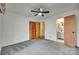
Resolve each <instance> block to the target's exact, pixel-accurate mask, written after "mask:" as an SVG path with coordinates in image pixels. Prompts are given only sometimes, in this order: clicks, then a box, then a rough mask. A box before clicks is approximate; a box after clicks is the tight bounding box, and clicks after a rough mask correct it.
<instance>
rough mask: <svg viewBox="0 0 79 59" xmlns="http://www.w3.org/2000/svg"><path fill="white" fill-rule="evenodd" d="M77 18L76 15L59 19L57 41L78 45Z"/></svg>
mask: <svg viewBox="0 0 79 59" xmlns="http://www.w3.org/2000/svg"><path fill="white" fill-rule="evenodd" d="M75 22H76V18H75V15H71V16H66V17H64V18H60V19H57V21H56V25H57V41H59V42H63V43H64V44H66V45H68V46H71V47H75V46H76V23H75Z"/></svg>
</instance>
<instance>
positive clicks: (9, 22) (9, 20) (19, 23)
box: [1, 12, 29, 46]
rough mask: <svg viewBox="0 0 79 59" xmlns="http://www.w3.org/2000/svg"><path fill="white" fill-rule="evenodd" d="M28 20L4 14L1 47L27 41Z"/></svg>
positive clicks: (17, 15) (14, 14)
mask: <svg viewBox="0 0 79 59" xmlns="http://www.w3.org/2000/svg"><path fill="white" fill-rule="evenodd" d="M28 20H29V19H28V18H27V17H26V16H22V15H19V14H16V13H12V12H7V13H5V15H3V40H1V41H2V46H7V45H11V44H15V43H18V42H22V41H26V40H28V39H29V37H28V34H27V33H28V32H29V31H28Z"/></svg>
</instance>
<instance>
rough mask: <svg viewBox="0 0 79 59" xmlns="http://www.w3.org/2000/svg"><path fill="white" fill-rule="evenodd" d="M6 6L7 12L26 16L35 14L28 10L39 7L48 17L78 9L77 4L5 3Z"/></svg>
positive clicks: (78, 5)
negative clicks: (45, 11)
mask: <svg viewBox="0 0 79 59" xmlns="http://www.w3.org/2000/svg"><path fill="white" fill-rule="evenodd" d="M6 6H7V10H9V11H12V12H16V13H20V14H24V15H28V16H29V15H30V16H33V15H34V14H35V13H32V12H30V10H32V9H38V8H40V7H42V8H44V9H45V10H49V11H50V13H49V14H48V15H53V14H59V13H62V12H66V11H70V10H74V9H78V8H79V4H78V3H7V4H6ZM46 15H47V14H46Z"/></svg>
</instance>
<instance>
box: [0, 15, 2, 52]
mask: <svg viewBox="0 0 79 59" xmlns="http://www.w3.org/2000/svg"><path fill="white" fill-rule="evenodd" d="M1 34H2V17H1V14H0V51H1V45H2V44H1V43H2V42H1V40H2V35H1Z"/></svg>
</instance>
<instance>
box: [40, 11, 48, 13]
mask: <svg viewBox="0 0 79 59" xmlns="http://www.w3.org/2000/svg"><path fill="white" fill-rule="evenodd" d="M41 13H49V11H42V12H41Z"/></svg>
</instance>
